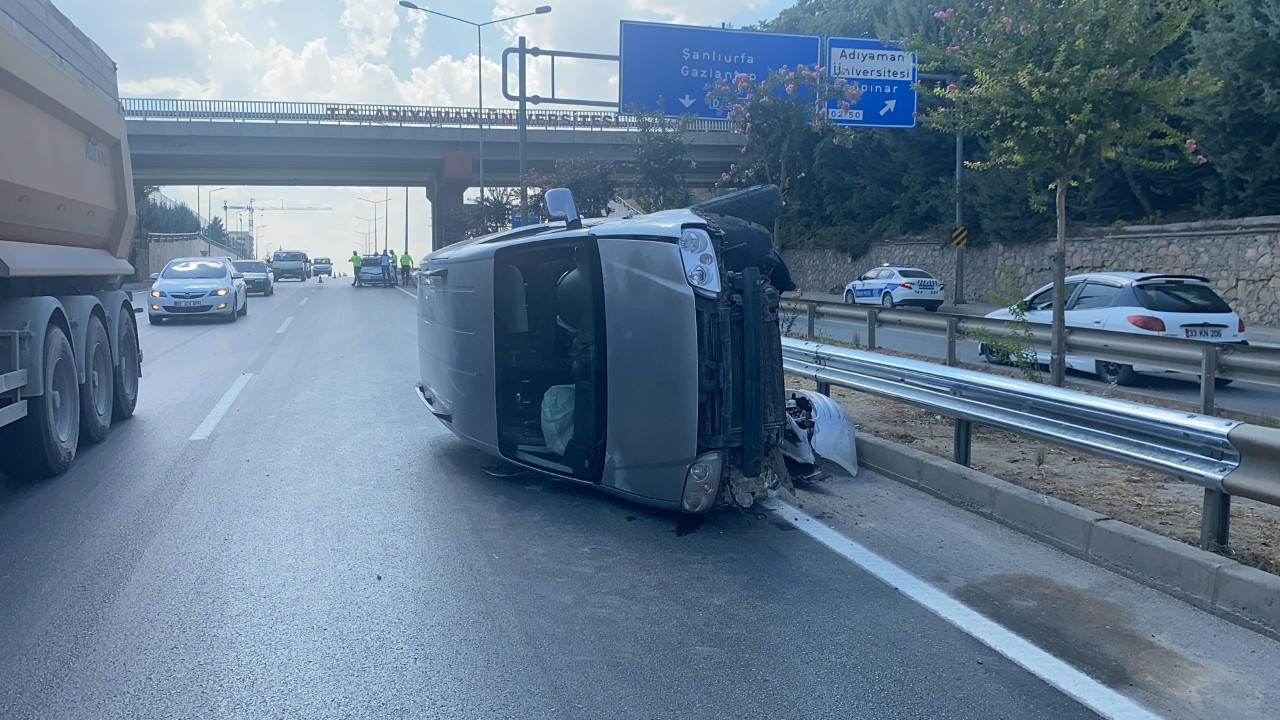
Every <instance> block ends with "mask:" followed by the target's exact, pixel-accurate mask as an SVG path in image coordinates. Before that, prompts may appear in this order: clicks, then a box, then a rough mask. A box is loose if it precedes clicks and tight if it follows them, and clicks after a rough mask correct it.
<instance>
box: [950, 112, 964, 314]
mask: <svg viewBox="0 0 1280 720" xmlns="http://www.w3.org/2000/svg"><path fill="white" fill-rule="evenodd" d="M963 171H964V135H961V134H960V133H959V132H957V133H956V225H955V226H956V227H964V205H963V201H962V200H961V197H960V177H961V173H962V172H963ZM964 251H965V245H964V244H961V245H960V246H959V247H957V248H956V288H955V298H954V300H953V301H952V302H954V303H955V304H956V305H963V304H964V303H965V299H964Z"/></svg>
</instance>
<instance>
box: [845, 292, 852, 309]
mask: <svg viewBox="0 0 1280 720" xmlns="http://www.w3.org/2000/svg"><path fill="white" fill-rule="evenodd" d="M844 301H845V302H846V303H848V304H850V305H852V304H853V291H852V290H845V291H844Z"/></svg>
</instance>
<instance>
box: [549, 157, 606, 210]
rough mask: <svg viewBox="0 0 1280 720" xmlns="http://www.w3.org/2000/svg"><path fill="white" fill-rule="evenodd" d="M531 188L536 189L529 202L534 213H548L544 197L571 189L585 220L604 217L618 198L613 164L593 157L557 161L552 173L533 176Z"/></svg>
mask: <svg viewBox="0 0 1280 720" xmlns="http://www.w3.org/2000/svg"><path fill="white" fill-rule="evenodd" d="M529 181H530V182H529V185H530V186H531V187H532V188H534V189H535V191H534V193H533V195H532V196H531V197H530V198H529V207H530V212H531V213H534V212H541V211H542V210H545V205H546V204H545V203H544V202H543V200H542V196H543V194H544V193H546V191H548V190H550V189H552V188H558V187H562V188H568V189H569V190H570V191H572V192H573V200H574V203H576V204H577V206H578V213H579V214H581V215H582V217H584V218H589V217H604V216H605V215H606V214H607V213H608V212H609V203H611V202H613V199H614V198H616V197H617V196H618V181H617V178H616V177H615V174H614V166H613V163H611V162H608V161H605V160H600V159H598V158H596V157H595V156H594V155H592V154H591V153H588V154H587V155H585V156H583V157H577V158H569V159H567V160H557V161H556V165H555V170H554V171H552V172H549V173H547V172H538V171H534V172H532V173H530V178H529Z"/></svg>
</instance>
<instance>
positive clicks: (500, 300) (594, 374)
mask: <svg viewBox="0 0 1280 720" xmlns="http://www.w3.org/2000/svg"><path fill="white" fill-rule="evenodd" d="M493 315H494V345H495V350H496V351H497V352H496V357H497V373H496V374H497V377H496V380H497V391H498V392H497V396H498V402H497V405H498V407H497V410H498V418H499V425H498V433H499V438H498V446H499V450H500V451H501V452H502V454H503V456H505V457H506V458H508V459H509V460H511V461H513V462H517V463H520V464H523V465H530V466H534V467H537V468H539V469H542V470H545V471H549V472H553V473H557V474H560V475H566V476H571V477H575V478H579V479H583V480H591V481H599V480H600V479H601V467H602V465H603V462H604V439H605V408H606V404H605V400H606V398H605V392H606V375H605V345H604V337H605V328H604V283H603V281H602V280H601V271H600V256H599V252H598V250H597V248H596V244H595V240H594V239H589V240H582V239H573V240H567V241H565V242H563V243H546V244H541V243H540V244H537V245H534V246H523V247H521V246H517V247H514V248H511V249H508V250H499V251H498V252H497V253H496V255H495V257H494V312H493Z"/></svg>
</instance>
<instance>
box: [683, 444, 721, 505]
mask: <svg viewBox="0 0 1280 720" xmlns="http://www.w3.org/2000/svg"><path fill="white" fill-rule="evenodd" d="M719 494H720V453H718V452H711V453H706V454H704V455H699V456H698V459H697V460H694V461H693V464H692V465H690V466H689V469H688V470H687V471H686V472H685V476H684V493H683V494H682V495H681V498H680V507H681V508H682V509H683V510H684V511H685V512H690V513H700V512H706V511H708V510H710V509H711V506H712V505H714V504H715V502H716V496H717V495H719Z"/></svg>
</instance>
